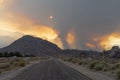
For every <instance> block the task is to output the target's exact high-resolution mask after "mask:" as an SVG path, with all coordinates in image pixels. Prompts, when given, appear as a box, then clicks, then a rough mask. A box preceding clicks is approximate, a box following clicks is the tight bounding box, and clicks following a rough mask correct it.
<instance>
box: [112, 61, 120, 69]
mask: <svg viewBox="0 0 120 80" xmlns="http://www.w3.org/2000/svg"><path fill="white" fill-rule="evenodd" d="M116 69H120V63H116V64H114V65H113V66H112V67H111V70H116Z"/></svg>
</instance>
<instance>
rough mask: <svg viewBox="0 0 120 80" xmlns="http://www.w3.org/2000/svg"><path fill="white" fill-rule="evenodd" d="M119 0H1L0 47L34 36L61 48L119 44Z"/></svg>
mask: <svg viewBox="0 0 120 80" xmlns="http://www.w3.org/2000/svg"><path fill="white" fill-rule="evenodd" d="M119 4H120V0H0V47H1V48H2V47H5V46H7V45H9V44H11V43H12V42H14V41H15V40H16V39H18V38H20V37H22V36H23V35H33V36H37V37H40V38H42V39H45V40H48V41H50V42H53V43H55V44H56V45H58V46H59V47H60V48H63V49H86V50H103V49H111V47H112V46H116V45H117V46H120V5H119Z"/></svg>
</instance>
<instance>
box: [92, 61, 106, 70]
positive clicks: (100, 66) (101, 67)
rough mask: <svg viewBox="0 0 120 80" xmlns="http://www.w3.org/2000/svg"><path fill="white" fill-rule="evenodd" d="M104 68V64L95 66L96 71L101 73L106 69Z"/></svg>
mask: <svg viewBox="0 0 120 80" xmlns="http://www.w3.org/2000/svg"><path fill="white" fill-rule="evenodd" d="M104 67H105V64H104V63H96V64H95V66H94V69H95V70H96V71H101V70H103V69H104Z"/></svg>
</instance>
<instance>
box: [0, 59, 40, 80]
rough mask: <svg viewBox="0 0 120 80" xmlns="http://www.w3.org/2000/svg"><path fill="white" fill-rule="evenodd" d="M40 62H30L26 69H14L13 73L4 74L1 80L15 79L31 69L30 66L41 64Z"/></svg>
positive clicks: (0, 76) (0, 77)
mask: <svg viewBox="0 0 120 80" xmlns="http://www.w3.org/2000/svg"><path fill="white" fill-rule="evenodd" d="M39 62H40V61H32V62H30V64H28V65H26V66H25V67H22V68H19V69H13V70H11V71H8V72H5V73H2V74H1V75H0V80H10V79H12V78H13V77H15V76H17V75H18V74H20V73H21V72H22V71H24V70H25V69H27V68H29V67H30V66H32V65H34V64H37V63H39Z"/></svg>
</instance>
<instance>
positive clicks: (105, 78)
mask: <svg viewBox="0 0 120 80" xmlns="http://www.w3.org/2000/svg"><path fill="white" fill-rule="evenodd" d="M61 62H62V63H64V64H65V65H67V66H69V67H71V68H73V69H75V70H77V71H79V72H80V73H82V74H84V75H86V76H87V77H89V78H91V79H92V80H116V78H115V77H113V76H111V75H108V74H105V73H100V72H94V71H91V70H89V69H87V68H86V67H83V66H79V65H77V64H73V63H70V62H64V61H61Z"/></svg>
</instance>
